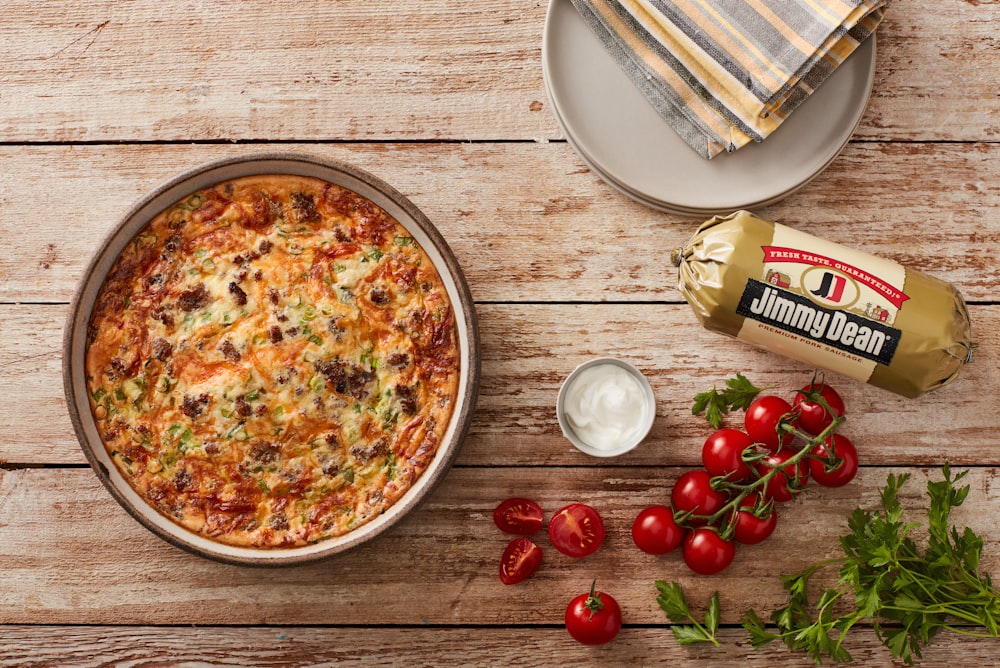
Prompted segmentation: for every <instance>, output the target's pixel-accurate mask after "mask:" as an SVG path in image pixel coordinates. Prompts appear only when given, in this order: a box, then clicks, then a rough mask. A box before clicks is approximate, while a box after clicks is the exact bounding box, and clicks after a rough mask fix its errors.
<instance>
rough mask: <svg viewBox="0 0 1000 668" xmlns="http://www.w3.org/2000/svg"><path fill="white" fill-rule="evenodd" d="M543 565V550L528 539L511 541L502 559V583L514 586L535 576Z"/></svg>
mask: <svg viewBox="0 0 1000 668" xmlns="http://www.w3.org/2000/svg"><path fill="white" fill-rule="evenodd" d="M541 563H542V549H541V548H540V547H538V546H537V545H535V544H534V543H533V542H531V540H530V539H528V538H515V539H514V540H512V541H510V543H509V544H508V545H507V548H506V549H505V550H504V551H503V556H502V557H501V558H500V581H501V582H503V583H504V584H505V585H512V584H517V583H518V582H521V581H522V580H526V579H528V578H530V577H531V576H532V575H534V574H535V571H537V570H538V567H539V566H540V565H541Z"/></svg>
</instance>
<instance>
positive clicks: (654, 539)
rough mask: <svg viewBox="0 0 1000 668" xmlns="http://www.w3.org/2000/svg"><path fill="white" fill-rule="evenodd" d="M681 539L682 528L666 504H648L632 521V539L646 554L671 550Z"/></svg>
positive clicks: (682, 536) (682, 537)
mask: <svg viewBox="0 0 1000 668" xmlns="http://www.w3.org/2000/svg"><path fill="white" fill-rule="evenodd" d="M683 539H684V529H682V528H681V527H680V526H678V525H677V522H676V521H675V520H674V513H673V511H672V510H670V508H668V507H666V506H650V507H649V508H646V509H644V510H643V511H642V512H640V513H639V515H638V516H637V517H636V518H635V521H634V522H633V523H632V540H633V542H635V544H636V547H638V548H639V549H640V550H642V551H643V552H646V553H647V554H666V553H667V552H672V551H673V550H675V549H677V546H678V545H680V544H681V541H682V540H683Z"/></svg>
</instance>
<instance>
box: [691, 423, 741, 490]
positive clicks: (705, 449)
mask: <svg viewBox="0 0 1000 668" xmlns="http://www.w3.org/2000/svg"><path fill="white" fill-rule="evenodd" d="M751 445H753V440H752V439H751V438H750V437H749V436H747V435H746V434H744V433H743V432H742V431H739V430H738V429H719V430H718V431H716V432H715V433H713V434H712V435H711V436H709V437H708V438H707V439H705V444H704V445H703V446H701V461H702V464H704V465H705V470H706V471H708V472H709V473H711V474H712V475H713V476H725V477H726V479H727V480H729V482H742V481H743V480H746V479H747V478H749V477H750V476H752V475H753V471H752V470H751V469H750V465H749V464H747V463H746V462H745V461H743V451H744V450H746V449H747V448H749V447H750V446H751Z"/></svg>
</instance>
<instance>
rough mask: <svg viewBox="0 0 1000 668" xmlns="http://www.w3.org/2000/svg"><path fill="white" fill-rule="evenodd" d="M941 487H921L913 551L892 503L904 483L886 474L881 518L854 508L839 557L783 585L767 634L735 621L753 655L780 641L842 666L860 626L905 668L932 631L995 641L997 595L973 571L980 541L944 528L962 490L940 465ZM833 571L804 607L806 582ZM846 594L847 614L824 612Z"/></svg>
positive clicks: (999, 612)
mask: <svg viewBox="0 0 1000 668" xmlns="http://www.w3.org/2000/svg"><path fill="white" fill-rule="evenodd" d="M943 473H944V480H940V481H931V482H928V484H927V494H928V496H929V497H930V507H929V509H928V512H927V520H928V524H927V528H928V536H929V537H928V541H927V546H926V548H925V549H924V550H923V552H921V549H920V548H919V547H918V545H917V544H916V542H915V541H914V540H913V539H912V538H911V537H910V535H909V534H910V533H911V532H912V531H913V529H915V528H916V527H918V526H919V525H918V524H917V523H913V522H907V521H905V519H904V517H903V509H902V507H901V506H900V504H899V500H898V498H897V497H898V494H899V490H900V489H901V488H902V486H903V485H904V484H905V483H906V481H907V480H908V479H909V477H910V476H909V474H904V475H899V476H896V475H892V474H890V475H889V477H888V479H887V481H886V486H885V487H884V488H883V489H882V492H881V504H882V508H881V510H879V511H877V512H870V511H864V510H861V509H857V510H855V511H854V513H853V514H852V515H851V517H850V519H849V521H848V527H849V528H850V530H851V533H849V534H847V535H845V536H843V537H841V539H840V545H841V548H842V549H843V552H844V557H843V558H840V559H834V560H830V561H826V562H821V563H818V564H814V565H813V566H810V567H809V568H808V569H806V570H805V571H803V572H802V573H798V574H795V575H790V576H786V577H784V578H783V579H782V580H783V582H784V586H785V590H786V591H788V603H787V605H785V606H784V607H782V608H779V609H777V610H775V611H774V612H773V613H772V614H771V621H772V622H773V623H774V625H775V626H776V627H777V632H773V631H771V630H769V629H768V628H767V627H766V626H765V624H764V623H763V622H762V621H761V619H760V618H759V617H758V615H757V613H756V612H755V611H754V610H750V611H748V612H747V613H746V614H745V615H744V616H743V618H742V619H741V622H742V624H743V627H744V628H745V629H746V630H747V632H748V633H749V634H750V642H751V644H752V645H753V646H754V647H760V646H761V645H765V644H767V643H770V642H772V641H774V640H782V641H783V642H784V643H785V644H786V645H788V647H789V648H791V649H793V650H799V651H803V652H806V653H807V654H809V656H811V657H812V659H813V661H814V662H816V663H817V664H820V663H822V661H823V657H824V656H827V657H829V658H830V659H831V660H833V661H835V662H838V663H846V662H849V661H851V655H850V653H849V652H848V651H847V650H846V649H845V648H844V647H843V641H844V639H845V637H846V636H847V633H848V631H849V630H850V629H851V628H852V627H853V626H854V625H855V624H857V623H858V622H862V621H866V622H870V623H871V624H872V627H873V629H874V631H875V633H876V635H877V636H878V638H879V639H880V640H881V641H882V642H883V644H885V646H886V647H888V648H889V651H890V653H891V654H892V656H893V657H895V658H898V659H901V660H903V661H904V662H905V663H907V664H908V665H912V664H913V662H914V660H915V659H917V658H920V657H921V648H922V647H923V646H925V645H927V644H928V643H929V642H930V641H931V640H932V639H933V638H934V637H935V636H936V635H937V634H938V633H939V632H941V631H951V632H954V633H959V634H962V635H969V636H983V637H997V636H998V635H1000V592H998V591H997V590H996V589H995V588H994V587H993V585H992V582H991V581H990V577H989V575H988V574H985V573H981V572H980V570H979V564H980V557H981V555H982V549H983V539H982V538H981V537H980V536H978V535H976V533H975V532H973V531H972V530H971V529H969V528H968V527H966V528H964V529H961V530H960V529H958V528H956V527H954V526H952V525H951V523H950V514H951V511H952V509H953V508H956V507H958V506H960V505H962V503H963V502H964V501H965V498H966V497H967V496H968V493H969V486H968V485H966V486H964V487H956V483H957V482H959V481H960V480H961V479H962V478H964V477H965V475H966V474H967V473H968V471H963V472H961V473H959V474H957V475H955V476H954V477H953V476H952V475H951V470H950V468H949V467H948V465H945V466H944V468H943ZM835 564H839V565H840V572H839V579H838V586H837V587H834V588H830V589H826V590H824V591H823V592H822V594H821V595H820V597H819V600H818V601H817V602H816V604H815V605H814V606H810V604H809V600H808V596H807V591H806V590H807V585H808V583H809V579H810V577H812V576H813V575H814V574H815V573H816V572H817V571H818V570H820V569H822V568H823V567H825V566H830V565H835ZM849 595H853V598H854V609H853V610H850V611H848V612H846V613H844V614H841V615H839V616H835V613H834V611H833V608H834V604H835V603H836V602H837V601H839V600H841V599H843V598H844V597H845V596H847V597H849Z"/></svg>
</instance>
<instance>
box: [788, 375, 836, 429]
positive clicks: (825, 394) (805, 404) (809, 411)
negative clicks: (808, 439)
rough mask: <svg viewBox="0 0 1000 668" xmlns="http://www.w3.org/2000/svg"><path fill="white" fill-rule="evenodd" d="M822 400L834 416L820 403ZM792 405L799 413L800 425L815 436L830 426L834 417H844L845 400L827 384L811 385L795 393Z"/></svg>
mask: <svg viewBox="0 0 1000 668" xmlns="http://www.w3.org/2000/svg"><path fill="white" fill-rule="evenodd" d="M819 398H822V400H823V401H825V402H826V403H827V405H828V406H829V407H830V410H831V411H833V415H831V414H830V412H829V411H827V409H826V408H825V407H824V406H823V404H822V402H820V401H819ZM792 403H793V404H794V407H795V408H796V409H797V410H798V411H799V413H800V415H799V425H800V426H801V427H802V429H803V430H805V431H806V432H808V433H810V434H812V435H813V436H815V435H816V434H819V433H820V432H822V431H823V430H824V429H826V428H827V427H829V426H830V423H831V422H833V417H834V416H836V417H843V415H844V411H845V407H844V400H843V399H841V398H840V395H839V394H837V391H836V390H835V389H833V388H832V387H830V386H829V385H826V384H825V383H815V382H814V383H810V384H809V385H806V386H805V387H803V388H802V389H801V390H799V391H798V392H796V393H795V398H794V399H793V401H792Z"/></svg>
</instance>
